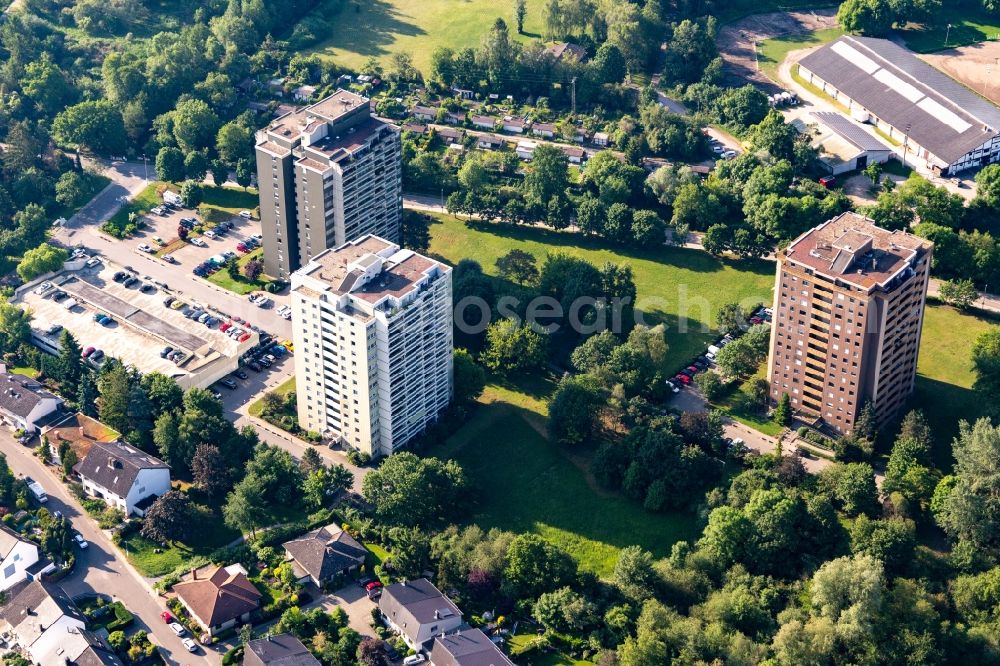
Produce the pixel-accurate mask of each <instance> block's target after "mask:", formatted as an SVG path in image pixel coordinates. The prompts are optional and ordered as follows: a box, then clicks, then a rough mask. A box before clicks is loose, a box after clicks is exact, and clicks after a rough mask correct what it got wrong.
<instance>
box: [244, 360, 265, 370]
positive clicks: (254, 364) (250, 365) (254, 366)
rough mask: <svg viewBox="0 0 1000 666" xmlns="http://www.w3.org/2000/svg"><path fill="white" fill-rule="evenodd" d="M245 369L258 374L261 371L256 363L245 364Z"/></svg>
mask: <svg viewBox="0 0 1000 666" xmlns="http://www.w3.org/2000/svg"><path fill="white" fill-rule="evenodd" d="M247 367H248V368H250V369H251V370H253V371H254V372H260V371H261V370H263V368H262V367H261V365H260V363H258V362H257V361H250V362H249V363H247Z"/></svg>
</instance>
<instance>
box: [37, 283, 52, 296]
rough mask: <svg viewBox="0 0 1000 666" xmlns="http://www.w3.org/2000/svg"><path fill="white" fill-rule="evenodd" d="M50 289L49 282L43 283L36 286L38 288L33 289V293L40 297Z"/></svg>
mask: <svg viewBox="0 0 1000 666" xmlns="http://www.w3.org/2000/svg"><path fill="white" fill-rule="evenodd" d="M51 288H52V283H51V282H43V283H41V284H40V285H38V287H36V288H35V293H36V294H39V295H41V294H44V293H45V292H47V291H48V290H49V289H51Z"/></svg>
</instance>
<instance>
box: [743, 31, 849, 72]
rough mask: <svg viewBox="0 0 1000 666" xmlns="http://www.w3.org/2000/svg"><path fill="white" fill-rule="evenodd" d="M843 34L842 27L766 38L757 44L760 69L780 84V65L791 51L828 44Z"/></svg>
mask: <svg viewBox="0 0 1000 666" xmlns="http://www.w3.org/2000/svg"><path fill="white" fill-rule="evenodd" d="M843 34H844V31H843V30H841V29H840V28H829V29H827V30H816V31H814V32H806V33H802V34H799V35H790V36H787V37H776V38H774V39H765V40H764V41H762V42H760V43H758V44H757V62H758V64H759V65H760V71H762V72H764V74H766V75H767V78H769V79H771V80H772V81H774V82H775V83H778V84H780V83H781V79H780V77H779V76H778V67H779V66H780V65H781V63H782V62H784V61H785V57H786V56H788V54H789V53H790V52H791V51H797V50H798V49H808V48H810V47H813V46H819V45H821V44H826V43H827V42H832V41H833V40H835V39H837V37H840V36H841V35H843Z"/></svg>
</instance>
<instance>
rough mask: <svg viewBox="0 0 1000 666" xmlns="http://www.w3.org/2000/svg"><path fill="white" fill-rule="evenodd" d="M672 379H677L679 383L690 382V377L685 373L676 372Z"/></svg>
mask: <svg viewBox="0 0 1000 666" xmlns="http://www.w3.org/2000/svg"><path fill="white" fill-rule="evenodd" d="M674 379H676V380H677V381H679V382H680V383H681V384H690V383H691V378H690V377H688V376H687V375H682V374H677V375H676V376H674Z"/></svg>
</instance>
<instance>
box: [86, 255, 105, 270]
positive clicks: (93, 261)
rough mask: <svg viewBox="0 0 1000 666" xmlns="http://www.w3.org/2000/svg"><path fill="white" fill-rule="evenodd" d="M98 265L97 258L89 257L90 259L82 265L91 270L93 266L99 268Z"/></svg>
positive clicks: (99, 262) (98, 260) (99, 261)
mask: <svg viewBox="0 0 1000 666" xmlns="http://www.w3.org/2000/svg"><path fill="white" fill-rule="evenodd" d="M100 264H101V260H100V259H98V258H97V257H91V258H90V259H87V262H86V263H85V264H84V265H85V266H86V267H87V268H93V267H94V266H99V265H100Z"/></svg>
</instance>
